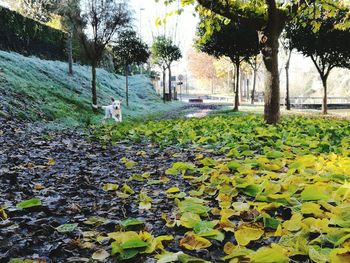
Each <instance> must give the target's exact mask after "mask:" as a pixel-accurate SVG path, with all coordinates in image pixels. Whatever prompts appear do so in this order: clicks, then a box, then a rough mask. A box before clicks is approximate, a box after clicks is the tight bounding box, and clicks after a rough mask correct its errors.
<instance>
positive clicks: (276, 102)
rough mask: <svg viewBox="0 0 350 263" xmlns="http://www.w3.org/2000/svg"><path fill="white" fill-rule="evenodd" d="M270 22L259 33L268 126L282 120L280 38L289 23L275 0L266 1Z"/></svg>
mask: <svg viewBox="0 0 350 263" xmlns="http://www.w3.org/2000/svg"><path fill="white" fill-rule="evenodd" d="M266 4H267V9H268V11H267V12H268V21H267V26H266V28H265V29H264V30H262V31H260V32H259V42H260V46H261V53H262V55H263V60H264V64H265V67H266V69H267V72H266V83H265V85H266V86H265V110H264V119H265V122H266V123H268V124H276V123H278V122H279V120H280V79H279V71H278V47H279V42H278V38H279V37H280V35H281V33H282V30H283V28H284V27H285V25H286V23H287V17H286V16H285V15H284V13H283V12H284V11H281V10H279V9H278V8H277V2H276V1H275V0H266Z"/></svg>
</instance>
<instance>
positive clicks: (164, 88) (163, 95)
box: [163, 69, 166, 103]
mask: <svg viewBox="0 0 350 263" xmlns="http://www.w3.org/2000/svg"><path fill="white" fill-rule="evenodd" d="M165 101H166V100H165V69H163V102H164V103H165Z"/></svg>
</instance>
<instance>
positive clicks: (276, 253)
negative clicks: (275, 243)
mask: <svg viewBox="0 0 350 263" xmlns="http://www.w3.org/2000/svg"><path fill="white" fill-rule="evenodd" d="M250 259H251V263H288V262H289V257H288V256H287V255H286V252H285V251H284V250H282V249H278V248H277V247H273V248H269V247H262V248H260V249H258V250H257V251H256V252H255V253H254V254H253V255H252V256H251V257H250Z"/></svg>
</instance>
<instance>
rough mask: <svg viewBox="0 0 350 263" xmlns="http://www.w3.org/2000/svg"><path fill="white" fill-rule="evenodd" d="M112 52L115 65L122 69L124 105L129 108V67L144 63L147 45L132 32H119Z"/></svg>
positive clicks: (148, 54)
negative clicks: (123, 74)
mask: <svg viewBox="0 0 350 263" xmlns="http://www.w3.org/2000/svg"><path fill="white" fill-rule="evenodd" d="M112 50H113V55H114V60H115V64H116V65H118V66H119V65H121V66H122V67H123V68H124V72H125V97H126V105H127V106H129V85H128V76H129V66H130V65H132V64H135V65H140V64H141V63H146V62H147V60H148V58H149V56H150V52H149V49H148V46H147V44H146V43H144V42H143V41H142V40H141V39H140V38H139V37H137V33H136V32H135V31H134V30H125V31H123V32H121V33H120V34H119V36H118V40H117V41H116V42H114V43H113V48H112Z"/></svg>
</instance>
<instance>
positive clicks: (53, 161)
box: [47, 159, 56, 166]
mask: <svg viewBox="0 0 350 263" xmlns="http://www.w3.org/2000/svg"><path fill="white" fill-rule="evenodd" d="M55 163H56V162H55V160H54V159H49V160H48V161H47V165H50V166H52V165H55Z"/></svg>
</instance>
